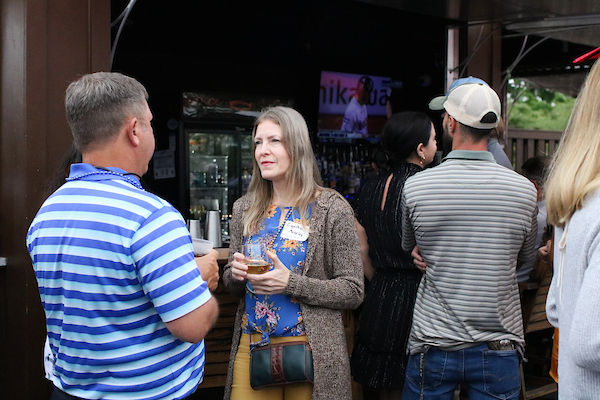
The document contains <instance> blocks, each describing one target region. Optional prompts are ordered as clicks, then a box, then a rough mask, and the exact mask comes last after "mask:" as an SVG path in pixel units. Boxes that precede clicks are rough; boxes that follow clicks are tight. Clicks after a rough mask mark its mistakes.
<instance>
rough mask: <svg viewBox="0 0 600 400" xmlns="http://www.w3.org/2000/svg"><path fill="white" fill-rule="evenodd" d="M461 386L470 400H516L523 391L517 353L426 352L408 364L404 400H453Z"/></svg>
mask: <svg viewBox="0 0 600 400" xmlns="http://www.w3.org/2000/svg"><path fill="white" fill-rule="evenodd" d="M460 383H463V384H464V385H465V386H466V388H467V390H468V394H469V400H484V399H486V400H487V399H505V400H506V399H517V398H518V397H519V392H520V390H521V374H520V370H519V356H518V354H517V350H489V349H488V346H487V344H480V345H477V346H475V347H470V348H468V349H464V350H456V351H444V350H440V349H438V348H435V347H429V348H426V349H424V351H423V353H419V354H414V355H411V356H410V358H409V360H408V366H407V369H406V380H405V382H404V392H403V394H402V399H403V400H412V399H415V400H417V399H418V400H421V399H435V400H442V399H450V400H451V399H452V397H453V395H454V391H455V390H456V387H457V386H458V385H459V384H460Z"/></svg>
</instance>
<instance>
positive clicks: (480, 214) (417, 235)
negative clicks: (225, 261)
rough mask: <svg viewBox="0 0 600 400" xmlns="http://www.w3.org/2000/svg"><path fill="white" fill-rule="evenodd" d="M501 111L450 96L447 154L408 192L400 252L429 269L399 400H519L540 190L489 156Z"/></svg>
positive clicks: (494, 104)
mask: <svg viewBox="0 0 600 400" xmlns="http://www.w3.org/2000/svg"><path fill="white" fill-rule="evenodd" d="M500 108H501V107H500V100H499V98H498V95H497V94H496V92H494V91H493V90H492V89H491V88H489V87H486V86H484V85H480V84H465V85H461V86H458V87H456V88H455V89H453V90H452V91H451V92H450V93H449V94H448V96H447V99H446V101H445V102H444V109H445V114H444V120H443V126H444V134H447V135H449V136H450V137H451V138H452V152H450V153H449V154H448V156H447V157H446V158H445V159H444V162H443V163H442V164H440V165H439V166H437V167H435V168H432V169H429V170H426V171H423V172H421V173H418V174H416V175H414V176H413V177H411V178H409V179H408V180H407V181H406V184H405V187H404V191H403V195H402V196H403V197H402V202H403V203H402V212H403V215H402V222H403V226H402V247H403V248H404V250H407V251H411V250H413V254H414V255H415V256H416V262H417V263H418V262H419V261H420V260H421V258H422V262H423V263H424V264H426V270H425V274H424V277H423V279H422V281H421V284H420V286H419V291H418V295H417V301H416V305H415V311H414V319H413V326H412V331H411V338H410V343H409V350H410V353H411V357H410V360H409V364H408V368H407V372H406V383H405V385H404V394H403V399H404V400H406V399H417V398H419V399H420V398H425V399H427V398H430V399H452V397H453V393H454V391H455V389H456V387H457V385H458V384H460V383H463V384H464V385H465V386H466V387H467V390H468V392H469V398H470V399H497V398H504V399H513V398H514V399H516V398H518V396H519V390H520V374H519V358H520V356H519V353H522V350H523V345H524V335H523V322H522V317H521V304H520V299H519V290H518V286H517V279H516V268H517V263H522V262H525V261H528V260H530V259H532V258H534V257H535V254H536V247H535V246H536V243H535V238H536V232H537V219H536V216H537V209H536V190H535V188H534V186H533V184H531V182H530V181H529V180H528V179H526V178H524V177H523V176H521V175H519V174H517V173H516V172H514V171H512V170H509V169H508V168H504V167H502V166H500V165H498V164H496V162H495V161H494V158H493V156H492V155H491V153H489V152H488V151H487V142H488V136H489V133H490V131H491V130H492V129H493V128H494V127H495V126H496V123H497V121H498V120H499V116H500ZM415 246H416V247H415ZM419 251H420V255H418V254H417V252H419Z"/></svg>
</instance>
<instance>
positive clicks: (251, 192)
mask: <svg viewBox="0 0 600 400" xmlns="http://www.w3.org/2000/svg"><path fill="white" fill-rule="evenodd" d="M267 120H269V121H272V122H274V123H276V124H277V125H279V126H280V127H281V132H282V137H281V140H282V143H283V146H284V147H285V150H286V151H287V152H288V154H289V156H290V160H291V164H290V168H289V169H288V171H287V173H286V182H287V188H288V192H289V197H288V198H289V199H290V200H293V202H294V205H295V207H296V208H298V210H299V211H300V216H301V218H302V225H303V226H304V227H306V226H308V222H307V220H306V218H305V217H306V212H307V210H308V207H309V205H310V203H311V202H312V201H313V200H315V197H316V194H317V192H318V191H322V190H325V189H324V188H323V187H322V184H321V176H320V174H319V169H318V167H317V162H316V160H315V156H314V153H313V150H312V147H311V144H310V137H309V134H308V126H307V124H306V121H305V120H304V117H303V116H302V115H301V114H300V113H299V112H298V111H296V110H294V109H292V108H289V107H282V106H277V107H272V108H268V109H267V110H265V111H263V112H262V113H261V114H260V115H259V116H258V118H257V119H256V121H255V122H254V128H253V130H252V138H253V139H254V136H255V135H256V128H257V127H258V125H259V124H260V123H262V122H264V121H267ZM252 164H253V171H252V180H251V181H250V185H249V187H248V196H249V197H250V207H249V208H248V210H247V211H246V212H245V213H244V216H243V217H242V222H243V224H244V236H249V235H251V234H252V233H254V232H256V230H257V227H258V225H259V224H260V223H261V222H262V221H264V219H265V218H266V215H267V211H268V209H269V205H270V203H271V200H272V197H273V183H272V182H271V181H269V180H267V179H264V178H263V177H262V176H261V173H260V168H259V167H258V163H257V162H256V158H254V160H253V162H252Z"/></svg>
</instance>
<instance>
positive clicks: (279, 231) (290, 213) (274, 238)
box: [248, 207, 294, 251]
mask: <svg viewBox="0 0 600 400" xmlns="http://www.w3.org/2000/svg"><path fill="white" fill-rule="evenodd" d="M293 211H294V207H290V209H289V210H288V212H287V214H286V215H285V218H284V219H283V221H282V222H280V223H279V227H278V228H277V233H276V234H275V236H273V239H271V241H270V242H269V244H268V245H267V250H269V251H273V244H274V243H275V240H276V239H277V237H278V236H279V234H280V233H281V230H282V229H283V227H284V226H285V223H286V222H287V220H288V219H289V218H290V215H292V212H293ZM248 242H249V243H251V242H252V235H250V237H248Z"/></svg>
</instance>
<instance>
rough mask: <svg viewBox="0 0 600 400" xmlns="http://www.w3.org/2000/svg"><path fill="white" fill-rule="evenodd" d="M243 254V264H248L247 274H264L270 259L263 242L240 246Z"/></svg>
mask: <svg viewBox="0 0 600 400" xmlns="http://www.w3.org/2000/svg"><path fill="white" fill-rule="evenodd" d="M242 252H243V254H244V259H243V260H242V263H243V264H246V265H247V266H248V273H249V274H264V273H265V272H267V271H268V270H269V267H270V265H271V261H270V260H269V256H267V247H266V246H265V244H264V243H248V244H245V245H244V246H243V248H242Z"/></svg>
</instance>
